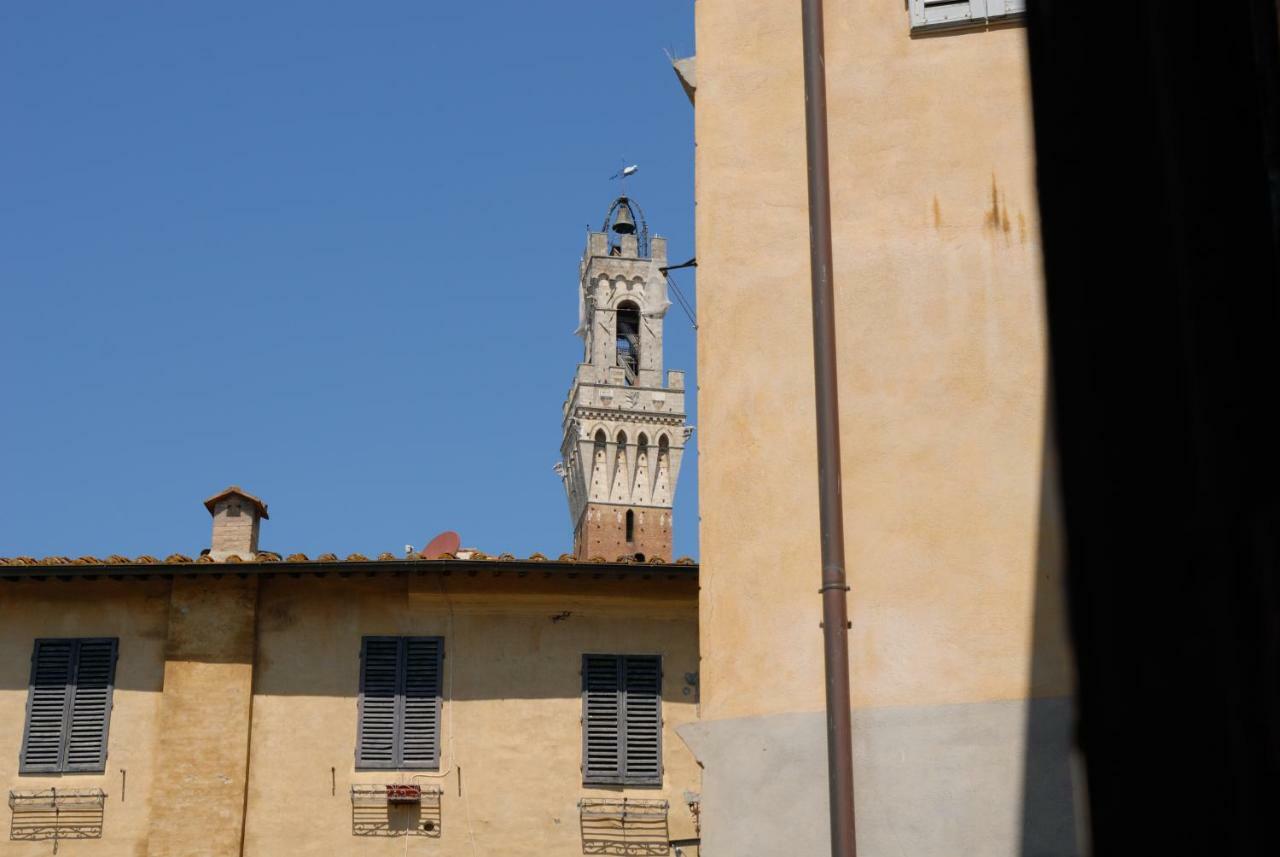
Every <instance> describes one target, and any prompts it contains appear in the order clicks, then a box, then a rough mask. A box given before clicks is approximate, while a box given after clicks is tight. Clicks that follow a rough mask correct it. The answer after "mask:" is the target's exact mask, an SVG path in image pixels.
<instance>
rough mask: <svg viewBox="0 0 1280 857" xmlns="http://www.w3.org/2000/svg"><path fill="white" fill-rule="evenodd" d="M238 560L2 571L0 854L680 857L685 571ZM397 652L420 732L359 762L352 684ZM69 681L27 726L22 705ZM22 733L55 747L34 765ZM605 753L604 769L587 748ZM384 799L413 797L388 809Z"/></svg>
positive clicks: (369, 688) (503, 562)
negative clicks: (5, 804) (5, 801)
mask: <svg viewBox="0 0 1280 857" xmlns="http://www.w3.org/2000/svg"><path fill="white" fill-rule="evenodd" d="M224 502H229V503H235V502H241V504H242V506H244V507H245V508H244V509H243V511H242V515H244V516H252V515H254V514H255V512H254V511H253V508H252V507H253V504H252V503H251V502H249V501H241V500H240V495H238V494H236V493H234V492H232V493H231V494H228V495H226V496H225V497H224ZM217 522H218V518H217V517H216V516H215V530H216V529H217ZM218 540H219V537H218V536H217V535H215V538H214V541H215V543H217V542H218ZM246 547H247V545H246ZM245 553H246V554H247V553H248V551H245ZM464 557H465V558H464ZM237 559H239V555H234V558H230V559H227V560H224V561H220V562H219V561H213V560H211V559H210V558H208V557H203V558H202V559H201V560H199V561H195V562H193V561H190V560H189V559H186V558H183V557H176V556H175V557H170V558H169V559H167V560H163V561H157V560H154V559H152V558H149V557H142V558H137V559H134V560H127V559H125V558H123V557H112V558H109V559H106V560H98V559H94V558H83V559H80V560H65V559H60V558H51V559H48V560H42V561H35V560H28V559H20V560H6V561H5V564H4V565H2V566H0V577H2V578H3V582H2V583H0V586H2V588H0V652H3V657H2V658H0V724H2V726H0V782H2V783H3V784H4V786H5V788H7V789H8V790H9V796H10V819H9V821H10V835H9V837H8V838H9V841H6V842H3V843H0V853H4V854H14V855H44V854H48V853H50V849H51V842H52V841H53V840H54V839H55V837H56V838H57V840H58V845H59V853H60V854H73V855H103V857H120V855H128V857H138V855H174V857H178V855H184V857H185V855H211V857H212V855H239V854H244V855H279V854H298V855H302V854H308V855H331V854H344V855H345V854H371V855H376V854H382V855H393V854H394V855H403V854H406V853H409V854H456V855H470V854H530V855H532V854H538V855H542V854H553V853H562V854H576V853H583V851H584V850H587V849H589V850H593V851H594V852H595V853H623V851H621V850H619V849H621V848H623V847H624V843H626V844H627V847H632V848H634V847H637V846H638V847H640V848H641V849H642V851H643V853H660V854H668V853H670V842H671V841H673V840H674V841H676V842H677V843H679V842H681V841H682V840H690V839H696V837H697V830H696V815H695V813H696V810H697V800H698V799H697V790H698V784H699V774H698V769H697V765H696V763H695V762H694V760H693V758H692V756H691V755H690V753H689V752H688V750H687V749H686V748H685V747H684V745H683V743H682V742H681V741H680V740H679V738H677V737H676V735H675V732H674V730H675V728H677V727H678V726H680V725H681V724H684V723H688V722H690V721H692V720H693V719H695V718H696V711H697V699H698V696H697V672H698V654H697V617H696V604H697V566H696V565H693V564H691V563H688V562H686V563H669V564H668V563H634V562H633V563H629V564H628V563H618V562H609V563H601V562H586V561H584V562H578V561H574V560H573V559H572V558H571V557H564V558H562V559H560V560H546V559H544V558H542V557H538V556H534V557H531V558H527V559H514V558H511V557H485V556H483V555H482V554H479V553H476V552H467V551H459V552H458V553H457V554H456V555H454V556H450V557H442V558H434V559H426V558H423V557H422V556H420V555H414V556H411V557H408V558H394V557H391V556H390V555H385V556H384V557H383V558H381V559H364V558H362V557H354V556H353V557H349V558H347V559H343V560H339V559H337V558H335V557H332V556H321V557H316V558H312V559H307V558H305V557H301V556H297V555H295V556H290V557H287V558H281V557H278V556H277V555H275V554H271V553H269V552H264V551H255V552H254V553H253V560H252V561H239V562H238V561H236V560H237ZM399 640H406V641H410V642H408V643H407V646H408V648H407V654H406V655H401V656H400V662H399V667H398V668H399V670H400V671H401V672H402V673H404V676H403V677H402V678H401V679H400V682H401V684H402V685H404V684H405V683H406V682H407V689H403V688H402V689H401V690H400V691H399V693H400V695H401V696H405V697H407V703H405V704H406V705H407V706H408V707H410V708H412V706H413V704H414V700H415V698H416V699H417V700H418V701H419V702H420V703H421V704H422V705H423V706H425V708H424V709H423V710H425V712H426V714H425V715H424V716H423V717H422V718H419V720H418V721H416V726H415V721H414V720H413V718H412V716H405V717H403V720H404V723H403V724H398V723H396V722H393V721H394V718H393V719H392V720H389V721H388V722H389V723H391V724H392V726H393V727H394V728H396V729H399V732H398V733H397V734H395V735H394V736H391V737H388V739H387V741H386V742H384V743H380V742H379V738H380V737H381V736H380V735H379V733H378V732H377V729H376V724H373V725H370V721H372V720H374V714H373V708H374V703H373V700H374V699H375V697H377V696H378V685H377V682H376V681H375V679H374V677H373V675H372V674H368V675H366V673H368V672H369V670H372V669H375V667H376V668H379V669H381V667H378V666H377V664H378V663H382V664H384V665H385V664H390V666H388V667H387V668H386V670H385V671H384V672H385V674H386V675H388V676H391V680H392V681H393V682H394V681H395V677H394V675H393V673H394V670H395V669H397V666H396V664H397V661H396V656H395V652H396V647H397V645H398V643H397V641H399ZM98 641H110V642H109V646H108V648H106V649H103V650H102V651H104V652H110V655H111V656H113V657H114V669H113V670H111V675H110V676H109V677H108V680H107V681H106V682H105V685H106V691H107V692H106V700H107V703H108V711H107V717H106V719H105V723H104V722H103V719H102V718H101V717H100V716H99V710H100V709H99V708H95V707H93V706H87V705H86V704H85V699H86V697H87V696H88V695H90V694H93V693H95V692H98V691H100V690H101V689H102V687H103V685H104V682H103V681H102V680H101V679H102V676H103V675H105V674H103V673H94V674H92V675H89V674H88V673H87V670H88V666H91V665H92V664H94V663H97V662H96V661H93V657H95V655H93V651H95V650H93V648H92V647H93V646H94V645H95V644H97V643H98ZM370 641H373V642H372V643H371V642H370ZM412 641H419V642H423V641H425V642H423V644H424V645H426V646H428V647H429V649H430V652H429V654H430V657H429V658H426V659H425V660H424V659H418V661H415V655H414V652H415V651H416V650H415V648H414V646H415V645H417V644H416V643H414V642H412ZM388 642H389V651H390V652H391V653H392V654H391V659H390V660H389V661H388V660H386V659H385V658H383V660H382V661H381V662H378V661H376V660H375V658H376V657H379V656H378V655H377V654H376V653H375V651H374V649H372V648H371V646H374V645H375V644H379V643H380V644H381V645H382V646H383V650H382V651H384V652H385V651H387V650H388ZM67 643H71V644H73V646H74V647H75V651H76V652H77V653H78V654H77V655H76V656H75V657H76V658H77V660H76V662H75V663H68V662H67V660H66V657H65V656H64V655H63V654H59V653H60V652H63V651H64V650H63V649H61V648H59V646H64V644H67ZM400 645H405V644H400ZM620 656H621V662H619V657H620ZM584 658H587V661H586V662H585V663H587V665H588V666H589V667H590V673H589V675H588V676H584ZM592 658H594V660H592ZM104 662H105V661H104ZM366 662H368V663H367V664H366ZM419 662H420V663H421V664H425V667H423V668H422V669H418V668H417V667H416V666H415V664H416V663H419ZM615 664H617V666H616V667H615ZM646 668H648V669H650V670H651V671H650V672H648V673H645V672H644V670H645V669H646ZM637 669H638V672H637ZM415 670H417V671H416V672H415ZM602 670H603V671H604V674H603V678H601V671H602ZM610 670H616V671H615V672H609V671H610ZM615 675H618V676H620V678H619V679H617V682H616V683H615V682H614V679H613V677H614V676H615ZM86 676H87V678H86ZM77 678H78V679H79V682H78V686H77V687H73V689H71V690H70V691H67V692H66V694H68V695H69V696H68V695H64V696H59V697H56V698H54V699H53V702H54V703H55V705H54V708H56V709H57V711H56V712H55V714H54V716H53V718H52V719H53V720H54V721H56V720H58V718H59V717H62V718H64V719H63V720H62V721H61V722H62V723H63V725H62V726H61V727H58V726H57V724H56V723H55V724H54V726H52V727H51V726H49V722H50V720H49V718H48V717H46V718H45V719H44V720H43V721H42V719H41V717H42V715H41V714H40V710H43V709H40V705H41V704H43V703H42V700H45V699H46V698H51V697H50V694H51V693H54V692H55V691H56V693H64V691H63V687H64V686H75V685H77ZM588 678H590V679H591V681H592V682H593V683H591V684H590V685H588ZM415 682H417V685H416V687H417V689H418V690H421V691H423V692H421V693H415ZM601 691H603V693H601ZM633 693H634V694H635V697H634V698H635V702H633V700H632V694H633ZM41 694H43V695H41ZM395 696H396V694H395V692H387V693H385V694H383V696H382V700H383V701H384V702H388V701H389V702H388V704H389V705H394V704H395ZM587 697H591V701H590V705H588V699H587ZM33 699H34V701H35V703H36V705H35V707H36V708H37V709H38V710H36V711H35V713H34V714H33V713H32V704H33ZM68 700H69V701H68ZM600 700H603V702H600ZM640 702H643V705H642V706H641V705H639V703H640ZM64 703H65V704H66V713H64V711H63V709H62V706H63V705H64ZM601 705H603V706H604V708H603V709H601V707H600V706H601ZM432 709H434V710H432ZM619 709H623V710H624V711H625V714H626V716H623V717H622V720H623V722H622V723H621V724H619V723H618V719H619V716H620V715H619V714H618V713H617V712H618V710H619ZM645 717H647V718H648V720H647V721H645V720H644V718H645ZM362 718H363V719H364V721H365V722H362ZM611 718H612V719H611ZM636 718H640V720H641V721H642V722H639V728H637V719H636ZM42 722H43V723H44V726H43V727H42V726H41V723H42ZM99 725H101V729H100V730H99ZM42 728H43V729H44V732H45V733H49V732H50V729H56V728H62V729H64V730H67V731H68V732H69V733H70V734H69V735H67V736H65V737H64V738H63V739H62V740H65V741H66V742H67V743H69V744H70V745H71V747H72V748H73V749H71V750H70V751H68V750H67V749H65V748H64V749H56V748H55V749H54V750H52V751H49V752H45V751H44V750H42V749H41V746H42V745H40V743H39V741H37V740H36V737H37V736H36V735H35V733H38V732H40V730H41V729H42ZM415 729H416V730H417V731H416V732H414V730H415ZM646 730H649V731H646ZM90 732H92V733H93V735H91V736H90V737H96V736H97V735H98V734H99V732H100V735H101V741H102V744H101V753H100V761H98V758H99V756H98V755H97V753H98V751H97V749H96V748H97V745H96V744H95V745H93V747H90V745H89V743H88V742H85V741H81V736H82V735H84V734H88V733H90ZM411 733H412V734H415V735H417V737H418V738H419V739H421V740H419V741H417V742H416V743H415V739H413V738H412V737H410V734H411ZM584 734H585V738H586V739H590V740H589V742H588V741H587V740H584ZM627 738H629V739H630V740H631V745H629V746H628V747H627V748H625V749H624V750H622V751H621V752H622V757H621V759H620V760H619V759H618V757H617V756H616V755H615V756H613V757H609V752H611V751H612V750H613V746H610V747H606V749H605V751H604V752H603V755H602V754H601V752H599V751H598V750H597V749H596V748H595V746H594V744H595V742H596V741H597V740H599V739H603V740H606V741H615V742H617V741H620V740H625V739H627ZM77 741H80V742H81V745H83V746H84V747H90V749H91V750H92V751H93V752H92V753H90V754H89V755H90V756H92V758H89V756H84V757H83V758H85V759H87V760H88V761H87V764H77V763H76V761H77V759H80V758H81V756H77V753H76V750H75V749H74V748H75V747H77V746H80V745H77ZM588 744H590V746H588ZM49 746H52V745H49ZM381 748H385V749H387V750H388V751H389V752H391V751H394V752H401V751H403V758H394V759H389V758H385V757H382V756H380V755H379V752H380V749H381ZM424 748H426V752H423V749H424ZM361 751H367V753H366V756H367V758H361V757H360V755H358V754H359V753H360V752H361ZM415 753H416V754H417V755H414V754H415ZM588 754H590V756H589V755H588ZM59 757H61V758H59ZM602 760H603V761H602ZM591 765H596V766H597V769H596V770H594V771H593V770H591ZM601 765H603V767H600V766H601ZM628 767H630V768H631V769H632V770H631V771H630V774H631V776H630V777H628V773H629V772H628V770H627V769H628ZM26 769H31V770H26ZM655 774H656V777H655ZM588 780H592V782H590V783H589V782H588ZM633 780H634V781H635V784H632V781H633ZM387 785H398V786H409V787H410V788H408V789H401V791H402V792H403V793H390V797H391V801H390V803H389V802H388V795H389V792H388V790H387V789H386V786H387ZM413 787H416V788H413ZM624 799H625V800H627V801H628V804H629V805H628V807H627V808H626V810H625V814H626V816H627V817H626V818H625V819H624V818H623V815H624V807H623V803H622V802H623V800H624ZM397 801H403V802H397ZM644 849H649V850H647V851H644ZM682 850H684V852H685V853H688V854H695V853H697V852H696V849H695V848H684V849H682ZM627 853H634V852H627Z"/></svg>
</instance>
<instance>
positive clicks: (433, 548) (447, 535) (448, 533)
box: [422, 530, 462, 559]
mask: <svg viewBox="0 0 1280 857" xmlns="http://www.w3.org/2000/svg"><path fill="white" fill-rule="evenodd" d="M461 545H462V539H461V538H460V537H459V536H458V534H457V533H455V532H454V531H453V530H445V531H444V532H443V533H441V534H440V535H438V536H436V537H435V538H434V539H432V540H431V541H430V542H428V543H427V546H426V547H425V548H423V549H422V556H423V557H425V558H426V559H439V558H440V557H441V556H443V555H444V554H447V553H448V554H453V553H457V552H458V548H459V547H460V546H461Z"/></svg>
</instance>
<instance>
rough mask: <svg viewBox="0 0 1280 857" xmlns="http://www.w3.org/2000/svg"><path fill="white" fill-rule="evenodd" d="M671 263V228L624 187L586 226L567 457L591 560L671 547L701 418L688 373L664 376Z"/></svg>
mask: <svg viewBox="0 0 1280 857" xmlns="http://www.w3.org/2000/svg"><path fill="white" fill-rule="evenodd" d="M610 232H612V233H613V234H612V235H610ZM666 264H667V241H666V239H665V238H661V237H658V236H654V237H652V238H650V237H649V234H648V227H647V226H646V224H645V222H644V216H643V214H642V213H641V211H640V209H639V207H638V206H637V205H636V204H635V201H634V200H630V199H628V198H627V197H625V196H622V197H619V198H618V199H616V200H614V202H613V204H612V205H611V206H610V207H609V212H608V213H607V214H606V215H605V221H604V226H603V228H602V231H600V232H591V233H589V234H588V236H587V249H586V252H585V253H584V254H583V257H582V263H581V265H580V266H579V270H578V273H579V293H578V294H579V312H578V316H579V318H578V335H579V336H581V337H582V339H583V358H584V359H583V362H582V363H580V364H578V372H577V374H576V375H575V376H574V379H573V385H572V387H570V389H569V396H568V398H567V399H566V401H565V404H564V441H563V442H562V443H561V446H560V454H561V458H562V460H561V461H560V463H559V464H557V466H556V472H557V473H559V474H560V476H561V478H562V479H563V480H564V486H565V493H566V494H567V495H568V498H569V515H570V518H571V519H572V521H573V527H574V552H575V554H576V555H577V556H578V557H579V558H581V559H591V558H602V559H606V560H610V561H612V560H616V559H619V558H621V557H637V556H638V557H643V558H644V559H654V558H661V559H664V560H668V561H670V560H671V558H672V556H671V553H672V551H671V508H672V500H673V498H674V497H675V493H676V479H677V477H678V476H679V474H680V459H681V457H682V456H683V454H684V443H685V440H686V439H687V437H688V435H689V433H690V432H692V428H691V427H687V426H686V425H685V409H684V372H681V371H677V370H671V371H669V372H667V374H666V378H665V381H666V383H665V384H664V383H663V380H664V378H663V368H662V321H663V317H664V316H665V315H666V313H667V308H668V307H669V306H670V302H669V301H668V300H667V281H666V275H665V272H664V271H663V270H662V269H663V267H664V266H665V265H666Z"/></svg>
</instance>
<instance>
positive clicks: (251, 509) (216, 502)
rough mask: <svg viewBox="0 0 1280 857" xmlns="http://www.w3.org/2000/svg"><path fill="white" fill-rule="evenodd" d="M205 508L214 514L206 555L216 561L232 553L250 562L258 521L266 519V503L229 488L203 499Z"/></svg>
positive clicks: (254, 549)
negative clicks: (211, 538)
mask: <svg viewBox="0 0 1280 857" xmlns="http://www.w3.org/2000/svg"><path fill="white" fill-rule="evenodd" d="M204 507H205V508H206V509H208V510H209V514H210V515H213V541H212V543H211V544H210V550H209V555H210V556H211V557H213V558H214V559H215V560H217V561H219V562H221V561H222V560H224V559H226V558H227V557H229V556H231V555H232V554H234V555H236V556H238V557H240V558H241V559H245V560H248V559H253V555H254V554H256V553H257V552H258V522H259V521H260V520H263V519H265V518H266V517H267V504H266V503H264V502H262V501H261V500H259V499H258V498H257V497H255V496H253V495H252V494H250V493H249V492H247V491H244V490H243V489H241V488H240V486H238V485H232V486H231V487H230V488H225V489H223V490H222V491H219V492H218V493H217V494H214V495H213V496H212V497H210V498H209V499H208V500H205V501H204Z"/></svg>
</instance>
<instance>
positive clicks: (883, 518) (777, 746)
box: [676, 0, 1075, 857]
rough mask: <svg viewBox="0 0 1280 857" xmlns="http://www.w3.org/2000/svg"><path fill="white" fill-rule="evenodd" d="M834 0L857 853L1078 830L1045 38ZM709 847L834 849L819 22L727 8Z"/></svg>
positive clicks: (714, 235) (1061, 839) (711, 440)
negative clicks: (1033, 93)
mask: <svg viewBox="0 0 1280 857" xmlns="http://www.w3.org/2000/svg"><path fill="white" fill-rule="evenodd" d="M1019 5H1020V4H1017V3H1014V2H1007V3H1006V2H1003V0H1001V2H999V3H995V2H991V0H986V2H984V0H972V2H949V3H940V2H928V0H910V2H906V3H902V2H896V3H869V2H865V0H828V2H826V3H825V9H826V12H825V16H826V81H827V89H828V99H829V101H828V112H829V122H830V138H829V141H830V152H831V194H832V209H833V211H832V216H833V233H834V234H833V240H834V252H835V259H834V262H835V264H834V280H835V300H836V306H835V311H836V315H837V340H838V342H837V345H838V349H839V354H838V357H839V399H840V419H841V445H842V453H843V468H842V473H841V482H842V485H843V495H844V515H845V517H844V529H845V534H846V538H847V551H848V574H849V582H850V585H851V587H852V591H851V592H850V594H849V605H850V618H851V621H852V628H851V631H850V632H849V633H850V637H849V643H850V652H851V655H850V675H851V681H852V694H853V706H854V744H855V750H854V781H855V790H856V800H855V805H856V809H857V832H858V841H859V853H860V854H862V855H864V857H865V855H870V856H871V857H881V855H890V854H892V855H898V854H909V855H912V857H931V855H938V857H942V855H948V857H950V855H958V854H966V855H968V854H973V855H984V857H1013V855H1067V854H1074V853H1075V844H1074V819H1073V812H1072V803H1073V801H1072V779H1071V774H1070V766H1069V759H1068V748H1069V745H1070V742H1069V735H1070V724H1071V699H1070V696H1071V687H1072V676H1071V666H1070V660H1069V657H1068V650H1067V646H1066V641H1065V632H1064V622H1063V605H1062V599H1061V597H1060V595H1059V575H1060V566H1061V563H1060V557H1059V549H1058V540H1059V524H1058V519H1057V512H1056V483H1055V476H1054V465H1053V456H1052V454H1051V450H1050V447H1049V446H1047V444H1046V402H1047V397H1046V364H1045V359H1046V358H1045V352H1046V344H1045V329H1044V320H1043V284H1042V279H1041V254H1040V245H1039V236H1038V222H1037V208H1036V196H1035V186H1034V178H1033V141H1032V128H1031V117H1030V94H1029V80H1028V69H1027V61H1026V56H1025V45H1024V43H1025V32H1024V30H1023V29H1022V28H1021V26H1020V22H1019V21H1018V18H1017V12H1018V8H1017V7H1018V6H1019ZM696 16H697V56H696V60H694V59H686V60H683V61H680V62H679V63H677V69H676V70H677V73H678V74H679V75H680V77H681V80H682V82H683V83H684V84H685V87H686V90H687V91H689V92H690V96H691V98H693V100H694V101H695V108H694V109H695V133H696V139H697V189H696V195H697V233H698V234H697V244H698V254H697V255H698V272H699V276H698V297H699V301H698V355H699V357H698V359H699V366H698V387H699V392H700V398H699V431H700V435H699V436H700V441H699V486H700V488H699V490H700V498H699V500H700V513H701V520H702V528H701V546H700V550H701V556H700V561H701V567H702V593H701V601H700V613H701V623H700V631H701V639H702V642H701V650H702V664H703V668H702V687H703V696H702V711H701V714H702V718H701V720H700V721H699V722H698V723H697V724H693V725H691V726H689V727H686V728H682V729H681V734H682V735H683V736H684V737H685V738H686V739H687V740H688V742H689V744H690V746H691V747H692V748H693V750H694V751H695V753H696V755H697V756H698V758H699V761H700V762H701V763H702V764H703V765H704V771H703V777H704V784H703V806H702V810H703V853H704V854H708V855H713V857H719V855H736V854H752V855H797V854H805V855H809V854H814V855H816V854H825V853H829V844H828V833H829V827H828V822H827V765H826V755H825V754H826V750H825V730H824V726H825V718H824V713H823V711H824V681H823V656H822V631H821V628H820V627H819V623H820V621H821V618H822V613H821V601H820V597H819V595H818V587H819V583H820V576H821V563H820V560H819V540H818V537H819V531H818V509H817V497H818V493H817V462H816V443H815V417H814V374H813V347H812V316H811V307H810V288H809V283H810V277H809V221H808V202H807V196H806V164H805V146H804V140H805V126H804V89H803V73H802V64H801V53H802V52H801V15H800V8H799V6H798V5H797V4H787V3H770V2H745V3H744V2H741V0H732V2H731V0H699V2H698V3H697V5H696Z"/></svg>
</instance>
